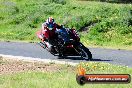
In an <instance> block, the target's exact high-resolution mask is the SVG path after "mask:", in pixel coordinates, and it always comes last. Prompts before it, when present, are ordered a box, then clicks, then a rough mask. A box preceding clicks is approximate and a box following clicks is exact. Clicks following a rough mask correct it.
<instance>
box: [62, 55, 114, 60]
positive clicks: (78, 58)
mask: <svg viewBox="0 0 132 88" xmlns="http://www.w3.org/2000/svg"><path fill="white" fill-rule="evenodd" d="M64 59H70V60H83V61H85V60H84V59H83V58H81V57H75V56H70V57H64ZM90 61H113V60H103V59H95V58H93V59H92V60H90Z"/></svg>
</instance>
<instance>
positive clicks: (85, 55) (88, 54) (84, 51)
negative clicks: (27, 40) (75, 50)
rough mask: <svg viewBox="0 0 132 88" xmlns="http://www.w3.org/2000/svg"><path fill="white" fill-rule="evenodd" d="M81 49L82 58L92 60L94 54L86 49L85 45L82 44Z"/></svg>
mask: <svg viewBox="0 0 132 88" xmlns="http://www.w3.org/2000/svg"><path fill="white" fill-rule="evenodd" d="M80 49H81V52H80V54H81V57H82V58H83V59H84V60H92V54H91V52H90V51H89V49H88V48H87V47H85V46H84V45H83V44H80Z"/></svg>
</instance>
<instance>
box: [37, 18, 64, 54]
mask: <svg viewBox="0 0 132 88" xmlns="http://www.w3.org/2000/svg"><path fill="white" fill-rule="evenodd" d="M61 27H62V26H60V25H59V24H56V23H55V21H54V19H53V18H52V17H49V18H48V19H47V20H46V21H45V22H44V23H43V24H42V29H41V30H39V31H38V32H37V36H38V37H39V38H40V39H41V40H42V42H45V43H46V45H47V47H48V48H49V51H52V45H53V43H55V42H53V41H54V40H55V39H57V34H56V33H55V31H56V29H60V28H61ZM52 40H53V41H52ZM49 41H50V42H49ZM43 45H44V47H46V45H45V44H44V43H43ZM59 55H60V53H59ZM60 56H61V55H60Z"/></svg>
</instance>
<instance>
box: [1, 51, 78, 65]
mask: <svg viewBox="0 0 132 88" xmlns="http://www.w3.org/2000/svg"><path fill="white" fill-rule="evenodd" d="M0 56H2V57H5V58H9V59H15V60H23V61H29V62H34V61H42V62H44V63H55V64H67V65H72V66H76V65H77V64H78V63H73V62H68V61H58V60H51V59H41V58H33V57H24V56H13V55H4V54H0Z"/></svg>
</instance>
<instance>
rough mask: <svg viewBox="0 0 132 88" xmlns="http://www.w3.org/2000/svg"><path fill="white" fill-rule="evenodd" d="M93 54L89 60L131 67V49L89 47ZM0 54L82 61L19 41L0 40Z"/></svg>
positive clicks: (35, 44) (34, 44) (78, 58)
mask: <svg viewBox="0 0 132 88" xmlns="http://www.w3.org/2000/svg"><path fill="white" fill-rule="evenodd" d="M89 49H90V51H91V52H92V55H93V60H92V61H90V62H106V63H111V64H117V65H123V66H128V67H132V51H131V50H113V49H103V48H89ZM0 54H4V55H13V56H24V57H33V58H41V59H52V60H59V61H68V62H69V61H70V62H74V63H79V62H84V61H85V60H82V58H80V57H74V56H73V57H67V58H65V59H57V56H53V55H51V54H50V53H49V52H48V51H46V50H45V49H43V48H41V47H40V46H39V45H38V44H37V43H20V42H0Z"/></svg>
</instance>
